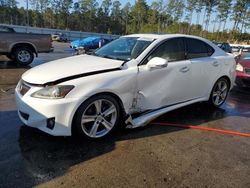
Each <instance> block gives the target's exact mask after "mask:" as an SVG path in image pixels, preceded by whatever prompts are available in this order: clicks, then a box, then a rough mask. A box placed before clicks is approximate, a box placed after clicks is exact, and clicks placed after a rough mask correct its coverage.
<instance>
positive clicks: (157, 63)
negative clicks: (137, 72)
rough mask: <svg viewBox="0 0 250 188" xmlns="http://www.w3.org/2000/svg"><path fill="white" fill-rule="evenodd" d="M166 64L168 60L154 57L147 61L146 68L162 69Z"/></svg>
mask: <svg viewBox="0 0 250 188" xmlns="http://www.w3.org/2000/svg"><path fill="white" fill-rule="evenodd" d="M167 66H168V61H167V60H166V59H163V58H160V57H154V58H152V59H150V60H149V62H148V63H147V68H148V70H154V69H162V68H165V67H167Z"/></svg>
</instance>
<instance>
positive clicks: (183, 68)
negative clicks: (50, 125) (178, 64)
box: [180, 67, 189, 73]
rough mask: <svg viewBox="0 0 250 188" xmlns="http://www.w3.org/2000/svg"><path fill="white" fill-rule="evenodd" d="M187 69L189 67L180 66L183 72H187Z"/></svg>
mask: <svg viewBox="0 0 250 188" xmlns="http://www.w3.org/2000/svg"><path fill="white" fill-rule="evenodd" d="M188 71H189V68H188V67H182V68H181V69H180V72H183V73H185V72H188Z"/></svg>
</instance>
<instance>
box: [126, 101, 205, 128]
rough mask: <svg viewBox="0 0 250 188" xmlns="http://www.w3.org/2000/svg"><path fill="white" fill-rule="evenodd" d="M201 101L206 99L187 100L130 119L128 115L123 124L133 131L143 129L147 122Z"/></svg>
mask: <svg viewBox="0 0 250 188" xmlns="http://www.w3.org/2000/svg"><path fill="white" fill-rule="evenodd" d="M202 101H207V98H198V99H194V100H189V101H186V102H183V103H178V104H175V105H171V106H167V107H164V108H160V109H157V110H154V111H151V112H146V113H145V114H141V115H140V116H138V117H135V118H132V116H131V115H129V117H128V118H127V120H126V121H125V123H126V124H127V126H126V127H127V128H130V129H133V128H137V127H143V126H146V125H147V124H148V123H149V122H151V121H152V120H154V119H156V118H157V117H159V116H161V115H163V114H165V113H167V112H169V111H172V110H175V109H177V108H181V107H184V106H187V105H190V104H193V103H197V102H202Z"/></svg>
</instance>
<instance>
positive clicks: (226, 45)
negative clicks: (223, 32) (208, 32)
mask: <svg viewBox="0 0 250 188" xmlns="http://www.w3.org/2000/svg"><path fill="white" fill-rule="evenodd" d="M215 44H216V45H217V46H218V47H220V48H221V49H222V50H224V51H225V52H227V53H232V47H231V46H230V44H229V43H227V42H222V43H220V42H216V43H215Z"/></svg>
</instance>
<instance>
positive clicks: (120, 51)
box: [94, 37, 153, 61]
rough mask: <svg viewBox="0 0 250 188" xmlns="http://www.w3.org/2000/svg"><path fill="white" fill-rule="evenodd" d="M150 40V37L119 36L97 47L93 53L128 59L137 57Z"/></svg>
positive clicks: (106, 56)
mask: <svg viewBox="0 0 250 188" xmlns="http://www.w3.org/2000/svg"><path fill="white" fill-rule="evenodd" d="M152 41H153V40H152V39H144V38H143V39H142V38H138V37H121V38H119V39H117V40H114V41H112V42H110V43H109V44H107V45H106V46H104V47H102V48H100V49H98V50H97V51H96V52H95V53H94V55H97V56H101V57H105V58H111V59H118V60H123V61H129V60H131V59H134V58H137V57H138V56H139V55H140V54H141V53H142V52H143V51H144V50H145V49H146V48H147V47H148V46H149V45H150V44H151V43H152Z"/></svg>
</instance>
